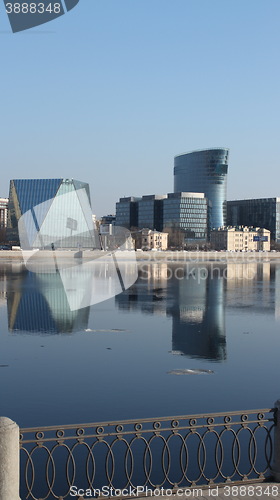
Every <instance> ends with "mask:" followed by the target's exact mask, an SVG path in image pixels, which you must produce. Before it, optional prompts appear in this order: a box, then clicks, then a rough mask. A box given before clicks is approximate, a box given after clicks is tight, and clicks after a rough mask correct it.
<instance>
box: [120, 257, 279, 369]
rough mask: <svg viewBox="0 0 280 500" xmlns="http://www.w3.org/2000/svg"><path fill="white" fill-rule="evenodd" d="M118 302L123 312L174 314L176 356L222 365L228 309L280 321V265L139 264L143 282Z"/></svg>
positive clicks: (255, 263) (122, 295)
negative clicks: (138, 311) (139, 311)
mask: <svg viewBox="0 0 280 500" xmlns="http://www.w3.org/2000/svg"><path fill="white" fill-rule="evenodd" d="M116 303H117V305H118V307H119V308H120V309H122V310H134V309H137V310H141V311H142V312H144V313H148V314H164V315H168V316H171V317H172V353H173V354H176V353H177V354H181V355H185V356H189V357H191V358H203V359H208V360H212V361H223V360H225V359H226V355H227V354H226V327H225V309H226V308H228V309H231V308H232V309H236V310H237V312H238V313H240V312H241V311H242V309H244V310H250V311H251V312H254V313H256V314H273V315H274V316H275V318H276V319H277V318H280V267H279V266H278V265H275V264H274V263H270V262H243V263H239V262H237V263H227V264H224V263H218V262H215V263H213V264H212V263H211V264H203V263H202V264H201V265H200V264H193V265H192V264H191V263H181V264H180V263H177V264H172V263H161V262H156V263H148V264H146V263H143V264H142V263H141V264H140V274H139V280H138V281H137V283H136V284H135V285H134V286H133V287H131V288H130V289H129V290H127V291H126V292H124V293H123V294H121V295H118V296H117V297H116ZM248 308H249V309H248Z"/></svg>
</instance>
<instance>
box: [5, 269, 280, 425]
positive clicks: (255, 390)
mask: <svg viewBox="0 0 280 500" xmlns="http://www.w3.org/2000/svg"><path fill="white" fill-rule="evenodd" d="M0 322H1V323H0V325H1V336H0V391H1V392H0V393H1V415H3V416H8V417H10V418H12V419H13V420H15V421H16V422H17V423H18V424H19V425H20V426H21V427H30V426H41V425H58V424H67V423H69V424H72V423H73V424H75V423H82V422H98V421H108V420H116V419H117V420H119V419H129V418H141V417H143V418H144V417H161V416H167V415H182V414H196V413H208V412H216V411H228V410H246V409H255V408H265V407H272V406H273V404H274V402H275V400H276V399H278V398H279V397H280V386H279V378H280V364H279V353H280V264H278V263H270V262H269V261H267V262H258V263H253V262H252V263H238V264H236V263H232V264H213V263H209V264H198V263H177V264H176V263H170V262H169V263H167V262H166V263H164V262H160V263H145V262H142V263H139V278H138V280H137V282H136V283H135V284H134V285H133V286H132V287H130V288H129V289H128V290H126V291H125V292H123V293H121V294H119V295H117V296H116V297H113V298H111V299H109V300H106V301H104V302H100V303H99V304H96V305H94V306H90V307H85V308H83V309H79V310H77V311H71V310H70V308H69V305H68V303H67V299H66V297H65V294H64V291H63V287H62V286H61V283H60V282H59V280H58V278H57V276H56V275H44V276H43V275H42V276H39V277H38V276H35V275H34V274H33V273H31V272H28V271H26V270H25V269H24V267H23V266H22V264H19V263H12V262H10V263H9V262H7V263H2V264H1V267H0Z"/></svg>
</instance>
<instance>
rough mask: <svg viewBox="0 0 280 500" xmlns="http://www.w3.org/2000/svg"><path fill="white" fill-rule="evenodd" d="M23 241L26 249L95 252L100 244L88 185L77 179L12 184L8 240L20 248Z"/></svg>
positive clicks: (30, 180) (35, 180)
mask: <svg viewBox="0 0 280 500" xmlns="http://www.w3.org/2000/svg"><path fill="white" fill-rule="evenodd" d="M19 227H20V231H19ZM19 233H20V234H19ZM19 237H20V240H21V241H20V243H21V246H22V247H23V246H24V248H38V249H40V248H41V249H42V248H94V247H95V246H96V243H98V242H95V232H94V225H93V220H92V210H91V203H90V193H89V186H88V184H86V183H84V182H80V181H77V180H74V179H14V180H11V181H10V194H9V203H8V229H7V238H9V241H11V242H13V243H14V244H18V243H19ZM97 246H98V244H97Z"/></svg>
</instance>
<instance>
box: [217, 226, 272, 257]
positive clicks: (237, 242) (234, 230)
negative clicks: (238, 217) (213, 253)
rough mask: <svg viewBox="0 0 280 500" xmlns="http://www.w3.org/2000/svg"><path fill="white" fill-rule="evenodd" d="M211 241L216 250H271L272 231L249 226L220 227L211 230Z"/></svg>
mask: <svg viewBox="0 0 280 500" xmlns="http://www.w3.org/2000/svg"><path fill="white" fill-rule="evenodd" d="M210 242H211V244H212V247H213V248H214V249H215V250H229V251H235V252H247V251H260V250H261V251H267V252H269V251H270V231H269V230H268V229H264V228H259V227H247V226H236V227H220V228H218V229H215V230H212V231H211V234H210Z"/></svg>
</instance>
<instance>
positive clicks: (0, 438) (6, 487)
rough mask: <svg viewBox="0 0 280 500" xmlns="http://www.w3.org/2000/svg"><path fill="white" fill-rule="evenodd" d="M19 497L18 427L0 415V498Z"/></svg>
mask: <svg viewBox="0 0 280 500" xmlns="http://www.w3.org/2000/svg"><path fill="white" fill-rule="evenodd" d="M8 499H9V500H20V498H19V427H18V425H17V424H16V423H15V422H13V421H12V420H10V419H9V418H7V417H0V500H8Z"/></svg>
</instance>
